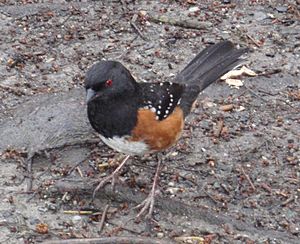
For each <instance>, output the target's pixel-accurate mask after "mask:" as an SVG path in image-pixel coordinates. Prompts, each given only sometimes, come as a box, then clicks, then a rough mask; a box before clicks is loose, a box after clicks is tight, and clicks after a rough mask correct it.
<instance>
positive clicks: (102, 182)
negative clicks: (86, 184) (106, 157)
mask: <svg viewBox="0 0 300 244" xmlns="http://www.w3.org/2000/svg"><path fill="white" fill-rule="evenodd" d="M129 157H130V156H129V155H127V156H126V157H125V158H124V159H123V161H122V162H121V164H120V165H119V166H118V167H117V168H116V169H115V170H114V172H112V173H111V174H110V175H108V176H106V177H104V178H103V179H101V180H100V182H99V181H97V182H99V184H98V185H97V186H96V188H95V190H94V191H93V197H92V199H93V200H94V198H95V196H96V193H97V191H98V190H99V189H100V188H102V187H103V186H105V185H106V184H107V183H109V182H111V185H112V188H113V190H114V187H115V182H116V178H117V177H118V174H119V172H120V170H121V169H122V167H123V166H124V164H125V163H126V162H127V160H128V159H129Z"/></svg>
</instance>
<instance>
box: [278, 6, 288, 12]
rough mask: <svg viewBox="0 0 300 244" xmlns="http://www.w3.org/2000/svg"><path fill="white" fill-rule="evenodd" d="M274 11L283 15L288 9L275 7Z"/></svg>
mask: <svg viewBox="0 0 300 244" xmlns="http://www.w3.org/2000/svg"><path fill="white" fill-rule="evenodd" d="M276 10H277V11H278V12H279V13H285V12H286V11H287V10H288V7H287V6H278V7H276Z"/></svg>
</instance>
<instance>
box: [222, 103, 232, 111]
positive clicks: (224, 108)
mask: <svg viewBox="0 0 300 244" xmlns="http://www.w3.org/2000/svg"><path fill="white" fill-rule="evenodd" d="M220 109H221V110H222V111H224V112H227V111H230V110H232V109H233V104H226V105H222V106H220Z"/></svg>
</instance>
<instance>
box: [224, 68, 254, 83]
mask: <svg viewBox="0 0 300 244" xmlns="http://www.w3.org/2000/svg"><path fill="white" fill-rule="evenodd" d="M241 75H248V76H256V75H257V74H256V73H255V72H254V71H253V70H251V69H248V68H247V67H246V66H243V67H242V68H241V69H238V70H230V71H229V72H227V73H226V74H224V75H223V76H222V77H221V78H220V79H221V80H227V79H231V78H237V77H239V76H241Z"/></svg>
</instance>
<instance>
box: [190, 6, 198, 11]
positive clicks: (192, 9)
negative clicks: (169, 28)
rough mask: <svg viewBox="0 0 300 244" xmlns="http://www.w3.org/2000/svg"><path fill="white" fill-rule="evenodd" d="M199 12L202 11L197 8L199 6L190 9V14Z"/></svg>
mask: <svg viewBox="0 0 300 244" xmlns="http://www.w3.org/2000/svg"><path fill="white" fill-rule="evenodd" d="M199 10H200V9H199V7H197V6H195V7H191V8H189V12H197V11H199Z"/></svg>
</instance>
